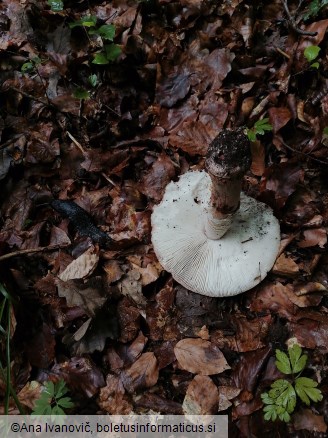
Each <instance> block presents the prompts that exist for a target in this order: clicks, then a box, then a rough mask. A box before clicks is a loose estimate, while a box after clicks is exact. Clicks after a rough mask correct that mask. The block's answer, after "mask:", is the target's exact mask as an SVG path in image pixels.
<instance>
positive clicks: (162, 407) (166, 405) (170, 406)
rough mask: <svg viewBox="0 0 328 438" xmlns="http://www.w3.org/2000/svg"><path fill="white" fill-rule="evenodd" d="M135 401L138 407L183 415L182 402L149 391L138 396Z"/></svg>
mask: <svg viewBox="0 0 328 438" xmlns="http://www.w3.org/2000/svg"><path fill="white" fill-rule="evenodd" d="M134 403H135V405H136V406H137V407H141V408H146V409H149V410H151V412H154V411H155V412H160V413H162V414H168V415H183V411H182V406H181V404H180V403H177V402H176V401H173V400H169V399H166V398H164V397H161V396H159V395H157V394H151V393H149V392H147V393H145V394H143V395H142V396H141V397H140V396H137V397H136V399H135V400H134ZM142 412H144V411H142Z"/></svg>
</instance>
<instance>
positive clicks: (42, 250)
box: [0, 244, 69, 262]
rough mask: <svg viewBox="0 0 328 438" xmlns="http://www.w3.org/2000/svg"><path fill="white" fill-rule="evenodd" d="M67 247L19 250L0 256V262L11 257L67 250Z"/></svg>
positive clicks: (55, 246)
mask: <svg viewBox="0 0 328 438" xmlns="http://www.w3.org/2000/svg"><path fill="white" fill-rule="evenodd" d="M68 246H69V245H67V244H66V245H53V246H43V247H40V248H32V249H20V250H19V251H14V252H10V253H8V254H4V255H2V256H0V262H3V261H4V260H8V259H11V258H12V257H17V256H20V255H25V254H35V253H38V252H45V251H56V250H57V249H63V248H67V247H68Z"/></svg>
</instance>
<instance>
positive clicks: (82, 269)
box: [58, 246, 99, 281]
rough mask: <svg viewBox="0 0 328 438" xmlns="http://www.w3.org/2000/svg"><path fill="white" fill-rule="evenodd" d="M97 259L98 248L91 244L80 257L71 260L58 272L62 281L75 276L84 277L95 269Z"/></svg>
mask: <svg viewBox="0 0 328 438" xmlns="http://www.w3.org/2000/svg"><path fill="white" fill-rule="evenodd" d="M98 261H99V254H98V250H97V249H96V248H95V247H94V246H91V247H90V248H89V249H88V250H87V251H85V252H84V253H83V254H82V255H80V257H78V258H77V259H75V260H73V261H72V262H71V263H70V264H69V265H68V266H67V268H66V269H65V270H64V271H63V272H62V273H61V274H59V276H58V277H59V278H60V280H62V281H68V280H73V279H75V278H85V277H87V276H88V275H90V274H92V272H93V271H94V270H95V269H96V267H97V264H98Z"/></svg>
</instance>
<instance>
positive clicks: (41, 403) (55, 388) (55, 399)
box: [32, 380, 74, 415]
mask: <svg viewBox="0 0 328 438" xmlns="http://www.w3.org/2000/svg"><path fill="white" fill-rule="evenodd" d="M67 392H68V388H67V386H66V383H65V381H64V380H59V381H58V382H56V383H53V382H51V381H48V382H46V383H45V385H44V389H43V391H42V392H41V395H40V397H39V398H38V399H37V400H36V402H35V404H34V408H33V411H32V414H33V415H65V411H64V409H69V408H72V407H73V406H74V404H73V402H72V400H71V398H70V397H67V396H66V397H64V395H65V394H67Z"/></svg>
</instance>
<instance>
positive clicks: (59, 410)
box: [51, 406, 66, 415]
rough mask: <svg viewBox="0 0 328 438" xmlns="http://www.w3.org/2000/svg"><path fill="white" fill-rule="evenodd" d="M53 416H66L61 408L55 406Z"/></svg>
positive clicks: (52, 411)
mask: <svg viewBox="0 0 328 438" xmlns="http://www.w3.org/2000/svg"><path fill="white" fill-rule="evenodd" d="M51 415H66V414H65V412H64V411H63V410H62V408H61V407H60V406H54V407H53V408H52V410H51Z"/></svg>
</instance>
